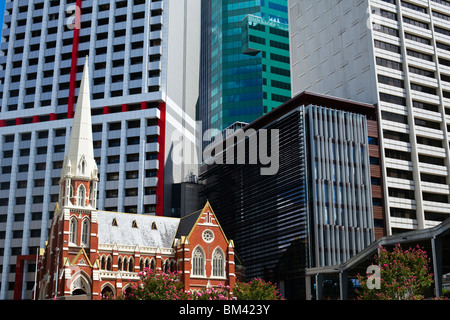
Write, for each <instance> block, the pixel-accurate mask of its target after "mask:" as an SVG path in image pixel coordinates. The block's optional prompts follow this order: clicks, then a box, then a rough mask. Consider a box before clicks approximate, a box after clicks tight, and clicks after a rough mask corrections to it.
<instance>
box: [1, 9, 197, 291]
mask: <svg viewBox="0 0 450 320" xmlns="http://www.w3.org/2000/svg"><path fill="white" fill-rule="evenodd" d="M199 16H200V1H199V0H198V1H197V0H175V1H174V0H171V1H170V3H169V1H168V0H162V1H161V0H160V1H155V0H152V1H145V0H134V1H122V0H120V1H105V0H85V1H80V0H77V1H50V0H45V1H43V0H35V1H31V0H30V1H7V2H6V8H5V17H4V29H3V34H2V41H1V44H0V69H1V70H0V92H1V93H2V95H1V97H0V98H1V100H0V101H1V111H0V136H1V139H0V151H1V154H0V163H1V178H0V251H1V252H0V265H1V268H0V272H1V289H0V299H9V298H11V297H12V289H13V287H14V272H15V264H16V256H18V255H29V254H35V253H37V248H39V247H41V248H43V247H44V245H45V240H46V238H47V234H48V228H49V221H50V219H51V217H52V215H53V212H54V204H55V203H56V202H57V199H58V193H59V191H58V184H59V179H60V171H61V168H62V167H63V160H64V153H65V146H67V145H69V143H68V142H69V137H70V128H71V124H72V121H73V120H72V118H73V114H74V110H75V102H76V98H77V96H78V90H79V86H80V81H81V76H82V71H83V65H84V62H85V57H86V56H88V57H89V58H88V59H89V74H90V76H91V78H90V90H91V100H92V102H91V113H92V128H93V143H94V158H95V160H96V162H97V166H98V168H99V172H100V175H99V182H98V189H97V192H98V197H97V199H98V202H97V208H98V209H99V210H108V211H119V212H127V213H143V214H156V215H170V214H171V192H172V184H174V183H179V182H182V181H183V179H184V177H185V176H188V175H189V174H190V173H191V172H194V173H195V169H196V167H189V166H187V165H178V164H175V163H174V162H172V154H171V153H172V144H171V143H172V142H171V136H172V133H173V132H175V131H176V130H178V131H182V133H183V135H184V136H185V137H186V138H190V140H191V141H194V138H193V137H194V136H195V121H194V119H195V105H196V103H197V99H198V71H199V52H200V22H199V20H198V17H199ZM197 21H198V22H197ZM28 263H29V266H25V267H26V271H28V272H26V273H25V274H24V277H25V278H24V279H25V280H24V283H26V284H27V289H28V290H31V289H32V287H33V284H34V269H33V268H34V265H33V262H28Z"/></svg>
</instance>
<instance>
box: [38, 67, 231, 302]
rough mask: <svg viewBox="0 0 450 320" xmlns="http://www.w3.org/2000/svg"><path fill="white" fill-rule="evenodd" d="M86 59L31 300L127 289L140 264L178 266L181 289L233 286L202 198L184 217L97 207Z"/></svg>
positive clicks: (227, 247)
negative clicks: (120, 211) (53, 211)
mask: <svg viewBox="0 0 450 320" xmlns="http://www.w3.org/2000/svg"><path fill="white" fill-rule="evenodd" d="M97 183H98V171H97V165H96V162H95V160H94V150H93V143H92V125H91V110H90V93H89V81H88V68H87V59H86V65H85V68H84V73H83V78H82V81H81V87H80V91H79V96H78V102H77V108H76V111H75V116H74V122H73V126H72V131H71V136H70V142H69V148H68V150H67V153H66V156H65V158H64V164H63V168H62V171H61V180H60V183H59V184H60V192H59V201H58V203H57V204H56V206H55V214H54V218H53V221H52V224H51V229H50V232H49V238H48V241H47V244H46V247H45V249H43V250H41V254H40V256H39V260H38V266H37V268H38V270H37V281H36V287H35V290H36V299H88V300H98V299H101V297H102V295H103V294H106V293H108V294H113V295H114V296H117V295H120V294H122V293H123V292H126V291H127V289H128V288H130V286H131V283H132V282H133V281H137V280H138V279H139V277H138V273H139V272H140V271H142V270H143V269H144V268H151V269H153V270H155V271H178V272H179V277H180V281H181V282H182V283H183V284H184V289H185V290H191V291H196V290H200V289H204V288H205V287H208V286H210V287H214V286H217V285H218V284H219V283H222V284H223V285H229V286H230V287H232V288H233V286H234V284H235V281H236V271H235V270H236V269H237V268H236V267H235V255H234V246H233V241H232V240H229V239H227V237H226V235H225V234H224V232H223V230H222V228H221V227H220V224H219V222H218V221H217V218H216V216H215V215H214V212H213V210H212V208H211V206H210V205H209V203H207V204H206V205H205V206H204V208H203V209H201V210H199V211H197V212H194V213H192V214H190V215H188V216H185V217H183V218H171V217H160V216H151V215H141V214H127V213H118V212H107V211H99V210H97V209H96V197H97Z"/></svg>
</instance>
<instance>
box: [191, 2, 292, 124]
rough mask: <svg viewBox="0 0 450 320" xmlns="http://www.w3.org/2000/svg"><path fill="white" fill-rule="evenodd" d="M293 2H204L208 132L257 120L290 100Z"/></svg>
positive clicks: (203, 102)
mask: <svg viewBox="0 0 450 320" xmlns="http://www.w3.org/2000/svg"><path fill="white" fill-rule="evenodd" d="M287 11H288V10H287V0H271V1H268V0H252V1H237V0H213V1H209V0H208V1H202V40H201V42H202V58H201V61H202V62H201V76H200V88H201V90H200V104H199V113H198V117H199V120H201V121H202V126H203V131H205V130H207V129H211V128H214V129H218V130H224V129H225V128H227V127H228V126H230V125H231V124H233V123H234V122H236V121H240V122H251V121H253V120H255V119H257V118H258V117H260V116H262V115H263V114H265V113H267V112H269V111H270V110H272V109H273V108H275V107H277V106H279V105H280V104H281V103H282V102H285V101H287V100H288V99H289V98H290V96H291V92H290V88H291V86H290V65H289V32H288V29H289V28H288V24H287V23H288V14H287Z"/></svg>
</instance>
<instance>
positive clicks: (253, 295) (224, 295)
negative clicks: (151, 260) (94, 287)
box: [102, 268, 284, 300]
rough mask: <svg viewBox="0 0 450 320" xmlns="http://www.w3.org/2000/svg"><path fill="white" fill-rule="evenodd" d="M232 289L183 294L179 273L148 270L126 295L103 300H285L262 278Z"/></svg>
mask: <svg viewBox="0 0 450 320" xmlns="http://www.w3.org/2000/svg"><path fill="white" fill-rule="evenodd" d="M230 291H231V288H230V286H224V285H223V284H221V283H219V285H218V286H217V287H216V288H215V287H211V288H206V289H203V290H200V291H195V292H190V291H187V292H186V291H184V289H183V284H182V283H181V282H180V281H179V280H178V272H173V273H172V272H169V273H164V272H153V271H152V270H150V269H148V268H145V269H144V271H143V272H140V273H139V281H136V282H134V283H133V284H132V285H131V287H130V288H129V290H127V292H126V293H122V294H121V295H119V296H118V297H115V298H114V297H113V296H112V294H111V293H107V294H105V295H103V296H102V299H104V300H284V299H283V297H282V296H281V295H280V293H279V292H278V290H277V287H276V286H275V285H274V284H272V283H270V282H265V281H264V280H262V279H254V280H252V281H250V282H248V283H244V282H237V283H236V287H235V288H234V289H233V295H231V294H230Z"/></svg>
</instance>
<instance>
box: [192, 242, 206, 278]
mask: <svg viewBox="0 0 450 320" xmlns="http://www.w3.org/2000/svg"><path fill="white" fill-rule="evenodd" d="M192 275H194V276H204V275H205V254H204V252H203V250H202V249H201V247H196V248H195V250H194V252H193V253H192Z"/></svg>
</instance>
